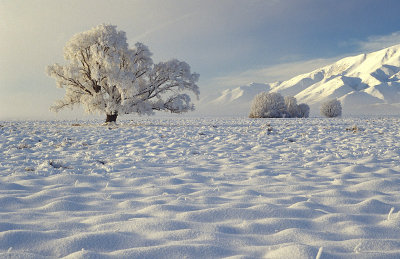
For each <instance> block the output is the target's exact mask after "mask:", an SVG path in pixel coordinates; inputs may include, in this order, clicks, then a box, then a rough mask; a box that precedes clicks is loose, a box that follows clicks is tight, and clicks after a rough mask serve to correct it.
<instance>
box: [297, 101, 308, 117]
mask: <svg viewBox="0 0 400 259" xmlns="http://www.w3.org/2000/svg"><path fill="white" fill-rule="evenodd" d="M309 115H310V106H308V105H307V104H305V103H300V104H299V105H298V116H299V117H300V118H308V116H309Z"/></svg>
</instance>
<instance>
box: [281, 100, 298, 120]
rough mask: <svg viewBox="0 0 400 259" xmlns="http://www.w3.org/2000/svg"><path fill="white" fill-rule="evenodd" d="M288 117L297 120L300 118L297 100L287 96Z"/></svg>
mask: <svg viewBox="0 0 400 259" xmlns="http://www.w3.org/2000/svg"><path fill="white" fill-rule="evenodd" d="M284 99H285V107H286V117H288V118H296V117H299V107H298V105H297V100H296V98H294V97H293V96H285V98H284Z"/></svg>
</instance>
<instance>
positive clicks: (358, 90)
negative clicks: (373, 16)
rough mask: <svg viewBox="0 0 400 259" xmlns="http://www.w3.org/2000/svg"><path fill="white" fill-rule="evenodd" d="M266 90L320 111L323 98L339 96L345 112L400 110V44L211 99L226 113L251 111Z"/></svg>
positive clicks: (376, 112) (221, 111)
mask: <svg viewBox="0 0 400 259" xmlns="http://www.w3.org/2000/svg"><path fill="white" fill-rule="evenodd" d="M262 91H276V92H280V93H281V94H282V95H284V96H287V95H290V96H294V97H296V98H297V100H298V102H299V103H303V102H304V103H307V104H309V105H310V106H311V110H312V113H314V114H318V113H319V106H320V104H321V102H323V101H325V100H327V99H330V98H338V99H339V100H340V101H341V102H342V104H343V108H344V114H385V113H386V114H400V45H396V46H392V47H390V48H386V49H383V50H380V51H376V52H373V53H369V54H361V55H357V56H354V57H347V58H343V59H341V60H339V61H337V62H336V63H334V64H332V65H328V66H325V67H322V68H319V69H316V70H314V71H312V72H310V73H306V74H302V75H299V76H296V77H293V78H292V79H290V80H287V81H284V82H275V83H271V84H256V83H252V84H250V85H247V86H240V87H237V88H235V89H229V90H225V91H223V92H222V93H221V95H220V96H219V97H218V98H216V99H214V100H212V101H211V102H209V104H208V105H209V106H211V107H219V108H216V109H220V113H223V114H232V115H234V114H240V115H245V114H247V113H248V110H249V107H250V103H251V100H252V99H253V97H254V96H255V95H256V94H257V93H259V92H262Z"/></svg>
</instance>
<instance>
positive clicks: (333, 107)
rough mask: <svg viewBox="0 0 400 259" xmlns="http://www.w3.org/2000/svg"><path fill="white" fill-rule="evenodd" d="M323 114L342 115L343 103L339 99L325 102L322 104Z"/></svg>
mask: <svg viewBox="0 0 400 259" xmlns="http://www.w3.org/2000/svg"><path fill="white" fill-rule="evenodd" d="M321 115H323V116H325V117H328V118H333V117H339V116H341V115H342V105H341V104H340V101H338V100H337V99H332V100H328V101H326V102H324V103H323V104H322V106H321Z"/></svg>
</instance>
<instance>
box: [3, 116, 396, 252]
mask: <svg viewBox="0 0 400 259" xmlns="http://www.w3.org/2000/svg"><path fill="white" fill-rule="evenodd" d="M100 124H101V123H100V122H96V121H93V122H80V123H76V122H68V121H67V122H4V121H3V122H0V156H1V157H0V257H1V258H62V257H65V258H184V257H189V258H224V257H231V258H291V259H293V258H316V257H317V254H318V256H320V258H321V259H322V258H399V257H400V213H399V211H400V119H399V118H365V119H361V118H354V119H351V118H344V119H322V118H316V119H258V120H251V119H244V118H243V119H202V118H196V119H195V118H178V119H177V118H172V119H157V118H152V119H144V118H139V119H137V120H135V121H121V122H120V123H119V124H118V125H114V126H102V125H100Z"/></svg>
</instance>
